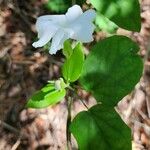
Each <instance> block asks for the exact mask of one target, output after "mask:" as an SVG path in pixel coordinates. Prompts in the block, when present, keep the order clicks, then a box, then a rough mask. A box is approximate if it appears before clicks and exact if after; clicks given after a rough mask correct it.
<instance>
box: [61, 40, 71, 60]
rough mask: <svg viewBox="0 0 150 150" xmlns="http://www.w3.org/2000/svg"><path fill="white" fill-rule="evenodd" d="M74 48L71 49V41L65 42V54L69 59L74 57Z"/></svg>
mask: <svg viewBox="0 0 150 150" xmlns="http://www.w3.org/2000/svg"><path fill="white" fill-rule="evenodd" d="M72 52H73V50H72V47H71V43H70V40H66V41H65V42H64V48H63V54H64V56H65V57H66V58H69V57H70V56H71V55H72Z"/></svg>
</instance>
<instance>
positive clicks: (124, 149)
mask: <svg viewBox="0 0 150 150" xmlns="http://www.w3.org/2000/svg"><path fill="white" fill-rule="evenodd" d="M70 130H71V132H72V133H73V135H74V137H75V139H76V140H77V143H78V147H79V149H80V150H131V131H130V129H129V128H128V127H127V125H126V124H125V123H124V122H123V121H122V120H121V118H120V116H119V115H118V114H117V113H116V112H115V110H114V109H113V108H107V107H104V106H102V105H96V106H94V107H92V108H90V109H89V111H83V112H80V113H79V114H78V115H77V116H76V117H75V118H74V120H73V121H72V123H71V126H70Z"/></svg>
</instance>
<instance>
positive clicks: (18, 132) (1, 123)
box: [0, 120, 28, 138]
mask: <svg viewBox="0 0 150 150" xmlns="http://www.w3.org/2000/svg"><path fill="white" fill-rule="evenodd" d="M0 125H1V126H2V127H4V128H6V129H7V130H9V131H11V132H13V133H15V134H17V135H19V136H20V137H21V138H22V137H27V136H28V135H27V134H26V133H21V132H20V131H19V130H18V129H16V128H14V127H13V126H11V125H9V124H8V123H6V122H4V121H2V120H0Z"/></svg>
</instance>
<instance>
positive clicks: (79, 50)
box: [62, 43, 84, 82]
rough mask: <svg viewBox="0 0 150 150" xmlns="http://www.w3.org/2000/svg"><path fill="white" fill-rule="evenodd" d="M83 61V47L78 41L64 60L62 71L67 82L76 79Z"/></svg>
mask: <svg viewBox="0 0 150 150" xmlns="http://www.w3.org/2000/svg"><path fill="white" fill-rule="evenodd" d="M83 62H84V53H83V47H82V45H81V44H80V43H78V44H77V45H76V47H75V48H74V49H73V52H72V55H71V56H70V57H69V58H68V59H66V61H65V62H64V65H63V68H62V73H63V77H64V78H65V79H66V81H67V82H74V81H76V80H77V79H78V78H79V76H80V74H81V71H82V68H83Z"/></svg>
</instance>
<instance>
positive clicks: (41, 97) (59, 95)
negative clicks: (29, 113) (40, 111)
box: [26, 84, 66, 108]
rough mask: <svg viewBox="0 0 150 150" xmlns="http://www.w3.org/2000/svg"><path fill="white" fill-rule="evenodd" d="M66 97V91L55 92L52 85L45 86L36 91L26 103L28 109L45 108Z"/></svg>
mask: <svg viewBox="0 0 150 150" xmlns="http://www.w3.org/2000/svg"><path fill="white" fill-rule="evenodd" d="M65 95H66V90H65V89H61V90H55V86H54V84H47V85H46V86H45V87H44V88H42V89H41V90H39V91H37V92H36V93H35V94H34V95H33V96H32V97H31V98H30V99H29V101H28V103H27V105H26V106H27V107H28V108H45V107H48V106H49V105H54V104H56V103H58V102H59V101H61V100H62V99H63V98H64V97H65Z"/></svg>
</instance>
